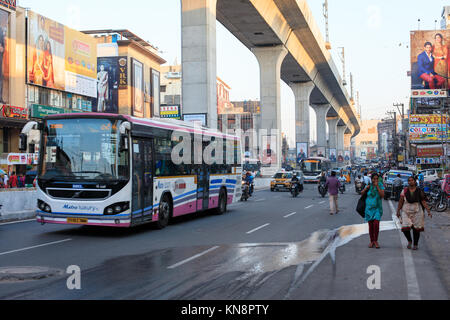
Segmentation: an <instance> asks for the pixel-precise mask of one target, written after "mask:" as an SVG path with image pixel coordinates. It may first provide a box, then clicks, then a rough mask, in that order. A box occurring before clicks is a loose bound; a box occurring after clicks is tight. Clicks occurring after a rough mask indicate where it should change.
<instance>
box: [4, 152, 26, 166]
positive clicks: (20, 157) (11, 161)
mask: <svg viewBox="0 0 450 320" xmlns="http://www.w3.org/2000/svg"><path fill="white" fill-rule="evenodd" d="M16 164H17V165H19V164H28V154H27V153H9V154H8V165H16Z"/></svg>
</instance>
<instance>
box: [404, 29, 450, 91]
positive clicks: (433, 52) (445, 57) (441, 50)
mask: <svg viewBox="0 0 450 320" xmlns="http://www.w3.org/2000/svg"><path fill="white" fill-rule="evenodd" d="M449 50H450V30H437V31H434V30H433V31H411V89H412V97H413V98H433V97H444V96H445V94H446V91H447V90H448V88H449V79H448V75H449V70H450V69H449V62H450V59H449V58H450V55H449Z"/></svg>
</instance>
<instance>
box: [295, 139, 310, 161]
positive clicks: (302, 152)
mask: <svg viewBox="0 0 450 320" xmlns="http://www.w3.org/2000/svg"><path fill="white" fill-rule="evenodd" d="M296 154H297V163H300V161H302V160H305V159H306V158H308V154H309V153H308V143H307V142H297V153H296Z"/></svg>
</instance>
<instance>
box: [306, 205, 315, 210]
mask: <svg viewBox="0 0 450 320" xmlns="http://www.w3.org/2000/svg"><path fill="white" fill-rule="evenodd" d="M312 207H314V205H310V206H307V207H306V208H305V209H309V208H312Z"/></svg>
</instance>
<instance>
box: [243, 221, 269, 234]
mask: <svg viewBox="0 0 450 320" xmlns="http://www.w3.org/2000/svg"><path fill="white" fill-rule="evenodd" d="M268 225H270V223H266V224H264V225H262V226H260V227H258V228H255V229H253V230H250V231H248V232H247V234H250V233H253V232H255V231H258V230H260V229H262V228H265V227H267V226H268Z"/></svg>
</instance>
